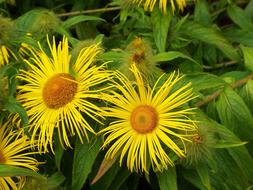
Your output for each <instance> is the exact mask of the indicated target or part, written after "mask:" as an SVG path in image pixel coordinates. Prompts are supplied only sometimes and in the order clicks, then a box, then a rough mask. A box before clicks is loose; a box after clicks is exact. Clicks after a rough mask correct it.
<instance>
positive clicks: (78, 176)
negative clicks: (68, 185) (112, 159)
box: [72, 138, 101, 190]
mask: <svg viewBox="0 0 253 190" xmlns="http://www.w3.org/2000/svg"><path fill="white" fill-rule="evenodd" d="M100 145H101V141H100V139H99V138H97V139H96V141H95V142H93V143H84V144H82V143H81V142H80V141H79V140H77V141H76V146H75V153H74V161H73V172H72V189H75V190H78V189H82V187H83V184H84V183H85V181H86V179H87V177H88V175H89V173H90V172H91V169H92V165H93V163H94V161H95V159H96V157H97V154H98V152H99V149H100Z"/></svg>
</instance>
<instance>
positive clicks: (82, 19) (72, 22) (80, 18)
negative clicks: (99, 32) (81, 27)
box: [62, 15, 105, 29]
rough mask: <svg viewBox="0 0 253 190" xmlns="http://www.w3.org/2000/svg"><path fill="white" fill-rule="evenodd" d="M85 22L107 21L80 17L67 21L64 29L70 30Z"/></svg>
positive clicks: (91, 17)
mask: <svg viewBox="0 0 253 190" xmlns="http://www.w3.org/2000/svg"><path fill="white" fill-rule="evenodd" d="M84 21H105V20H104V19H102V18H99V17H95V16H87V15H78V16H74V17H71V18H69V19H67V20H65V21H64V22H63V23H62V27H63V28H65V29H69V28H71V27H72V26H74V25H76V24H78V23H80V22H84Z"/></svg>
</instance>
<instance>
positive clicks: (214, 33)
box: [180, 21, 240, 61]
mask: <svg viewBox="0 0 253 190" xmlns="http://www.w3.org/2000/svg"><path fill="white" fill-rule="evenodd" d="M180 32H182V33H184V34H185V35H186V36H188V37H190V38H191V39H195V40H200V41H202V42H205V43H207V44H212V45H214V46H216V47H217V48H219V49H220V50H221V51H222V52H223V53H224V54H225V55H226V56H227V57H228V58H230V59H232V60H236V61H239V60H240V56H239V54H238V53H237V51H236V49H235V48H234V47H233V46H232V45H231V44H230V43H229V42H228V41H227V39H226V38H224V36H222V34H221V32H219V31H218V30H217V29H215V28H213V27H207V26H203V25H201V24H198V23H196V22H192V21H187V22H185V23H184V24H183V25H182V28H181V30H180Z"/></svg>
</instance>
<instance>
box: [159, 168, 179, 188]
mask: <svg viewBox="0 0 253 190" xmlns="http://www.w3.org/2000/svg"><path fill="white" fill-rule="evenodd" d="M156 175H157V179H158V183H159V187H160V189H161V190H177V173H176V168H175V167H169V168H168V169H167V170H164V171H163V172H157V173H156Z"/></svg>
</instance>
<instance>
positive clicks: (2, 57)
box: [0, 45, 9, 67]
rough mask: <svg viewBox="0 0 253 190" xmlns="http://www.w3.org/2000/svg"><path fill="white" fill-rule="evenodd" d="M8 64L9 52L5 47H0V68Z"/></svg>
mask: <svg viewBox="0 0 253 190" xmlns="http://www.w3.org/2000/svg"><path fill="white" fill-rule="evenodd" d="M8 62H9V52H8V50H7V48H6V46H4V45H1V46H0V67H1V66H3V65H4V64H6V63H8Z"/></svg>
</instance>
